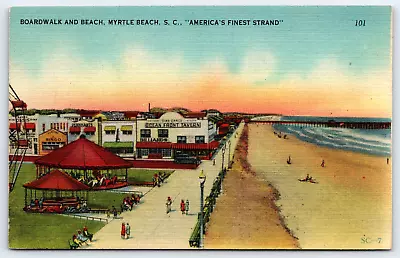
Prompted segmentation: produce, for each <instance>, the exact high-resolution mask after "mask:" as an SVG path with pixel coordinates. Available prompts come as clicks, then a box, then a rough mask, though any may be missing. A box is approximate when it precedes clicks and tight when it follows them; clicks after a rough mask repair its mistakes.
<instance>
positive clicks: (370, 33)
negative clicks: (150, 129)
mask: <svg viewBox="0 0 400 258" xmlns="http://www.w3.org/2000/svg"><path fill="white" fill-rule="evenodd" d="M41 18H47V19H49V18H54V19H61V20H62V21H63V22H64V21H65V19H77V20H78V21H79V22H80V20H81V19H102V20H104V22H105V25H98V26H95V25H80V24H79V25H66V24H61V25H25V24H21V22H20V20H21V19H41ZM109 19H128V20H131V19H133V20H137V19H158V20H159V21H160V23H161V25H154V26H138V25H134V26H113V25H108V20H109ZM174 19H175V20H177V21H178V23H181V24H182V25H172V24H171V25H164V24H163V21H164V20H169V22H170V23H172V20H174ZM194 19H201V20H204V19H208V20H214V19H217V20H225V21H226V22H227V20H243V19H250V20H251V21H250V26H227V25H224V26H223V25H218V26H216V25H215V26H193V25H189V24H188V22H187V20H194ZM256 19H260V20H275V19H276V20H279V21H280V23H279V25H277V26H252V21H253V20H256ZM391 19H392V18H391V9H390V7H271V6H270V7H260V6H254V7H46V8H43V7H42V8H37V7H29V8H26V7H17V8H12V9H11V12H10V32H9V35H10V40H9V46H10V47H9V49H10V52H9V81H10V84H11V85H12V86H13V88H14V89H15V90H16V91H17V93H18V95H19V96H20V98H21V99H23V100H24V101H25V102H27V104H28V108H40V109H44V108H60V109H61V108H84V109H99V110H142V111H144V110H146V109H147V105H148V104H147V103H151V105H152V106H153V107H156V106H157V107H175V106H182V107H186V108H189V109H191V110H193V111H199V110H202V109H208V108H216V109H218V110H220V111H223V112H228V111H239V112H249V113H280V114H285V115H311V116H350V117H352V116H356V117H391V116H392V61H391V56H392V52H391V47H392V46H391V22H392V21H391ZM356 20H365V26H355V22H356Z"/></svg>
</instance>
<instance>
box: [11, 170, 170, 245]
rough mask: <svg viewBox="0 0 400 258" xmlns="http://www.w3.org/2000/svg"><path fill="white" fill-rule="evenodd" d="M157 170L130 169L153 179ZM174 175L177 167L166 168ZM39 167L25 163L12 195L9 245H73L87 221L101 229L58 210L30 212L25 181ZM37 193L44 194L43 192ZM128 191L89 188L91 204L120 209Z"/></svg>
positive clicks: (139, 178) (91, 229)
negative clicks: (58, 212) (73, 238)
mask: <svg viewBox="0 0 400 258" xmlns="http://www.w3.org/2000/svg"><path fill="white" fill-rule="evenodd" d="M158 172H159V171H157V170H145V169H130V170H129V171H128V177H129V180H134V181H140V182H144V181H149V182H151V181H152V177H153V175H154V173H158ZM164 172H165V173H166V174H168V175H170V174H171V173H172V172H173V171H164ZM35 176H36V170H35V166H34V165H33V164H23V165H22V168H21V171H20V173H19V176H18V179H17V182H16V184H15V187H14V190H13V191H12V192H11V193H10V195H9V247H10V248H22V249H69V245H68V240H69V239H70V238H71V237H72V235H73V234H76V233H77V231H78V229H82V228H83V227H84V226H85V225H86V226H87V227H88V229H89V232H90V233H95V232H97V231H98V230H100V229H101V228H102V227H103V226H104V225H105V223H104V222H99V221H86V220H83V219H77V218H72V217H65V216H61V215H55V214H34V213H26V212H24V211H23V210H22V208H23V207H24V194H25V191H24V188H23V187H22V185H23V184H25V183H26V182H29V181H32V180H34V179H35ZM37 194H39V196H41V192H40V191H38V192H37ZM125 196H126V194H122V193H115V192H107V191H93V192H89V200H88V206H89V207H90V208H109V209H111V207H112V206H115V207H116V208H117V210H120V205H121V202H122V199H123V198H124V197H125Z"/></svg>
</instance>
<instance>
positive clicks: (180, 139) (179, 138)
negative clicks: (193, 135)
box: [176, 136, 186, 143]
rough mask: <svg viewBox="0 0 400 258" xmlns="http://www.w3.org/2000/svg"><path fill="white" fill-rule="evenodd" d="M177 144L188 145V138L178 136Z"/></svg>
mask: <svg viewBox="0 0 400 258" xmlns="http://www.w3.org/2000/svg"><path fill="white" fill-rule="evenodd" d="M176 142H177V143H186V136H178V137H177V141H176Z"/></svg>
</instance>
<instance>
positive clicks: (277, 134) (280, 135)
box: [274, 131, 288, 139]
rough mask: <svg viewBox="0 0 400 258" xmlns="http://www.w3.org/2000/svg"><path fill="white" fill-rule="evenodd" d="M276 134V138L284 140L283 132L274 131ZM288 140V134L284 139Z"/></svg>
mask: <svg viewBox="0 0 400 258" xmlns="http://www.w3.org/2000/svg"><path fill="white" fill-rule="evenodd" d="M274 134H275V135H276V136H278V138H282V132H279V133H277V132H275V131H274ZM287 138H288V137H287V135H286V134H285V135H283V139H287Z"/></svg>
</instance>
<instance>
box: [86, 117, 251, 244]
mask: <svg viewBox="0 0 400 258" xmlns="http://www.w3.org/2000/svg"><path fill="white" fill-rule="evenodd" d="M243 125H244V124H243V123H242V124H240V126H239V128H238V129H237V132H238V134H239V135H240V133H241V131H242V129H243ZM230 140H231V151H230V153H231V156H232V155H233V153H234V150H235V148H236V144H237V141H238V140H239V136H238V137H236V138H235V134H233V136H232V137H231V139H230ZM226 147H227V150H226V153H225V162H224V164H225V165H227V158H228V153H229V151H228V147H229V144H227V145H226ZM215 159H216V165H215V166H213V162H212V161H203V162H202V164H201V165H200V166H199V167H198V168H197V169H196V170H177V171H175V173H174V174H172V175H171V176H170V177H169V178H168V180H167V182H166V183H165V184H164V185H162V187H160V188H154V189H153V190H152V191H150V192H149V193H148V194H147V195H146V196H145V197H144V198H143V199H142V201H143V203H142V204H140V205H139V206H138V207H136V208H135V209H134V210H133V211H127V212H124V213H122V215H121V216H122V217H123V218H122V219H115V220H112V221H111V222H110V223H108V224H107V225H106V226H104V227H103V228H102V229H101V230H100V231H98V232H97V233H96V234H95V235H94V240H95V241H94V242H92V243H91V244H90V246H89V247H83V248H92V249H93V248H97V249H121V248H122V249H160V248H162V249H187V248H190V247H189V244H188V240H189V237H190V235H191V233H192V229H193V227H194V226H195V224H196V220H197V214H198V212H199V211H200V208H199V205H200V200H199V199H200V188H199V180H198V176H199V174H200V171H201V170H202V169H203V170H204V173H205V174H206V176H207V181H206V183H205V188H204V191H205V196H207V195H208V194H209V193H210V190H211V187H212V183H213V181H214V179H215V178H216V176H217V175H218V173H219V171H220V169H221V161H222V153H221V151H219V153H218V154H217V155H216V157H215ZM168 196H171V198H172V199H173V200H175V201H174V203H173V204H172V212H171V213H170V214H168V215H167V214H166V207H165V201H166V199H167V197H168ZM181 199H184V200H186V199H189V201H190V211H189V215H187V216H186V215H182V214H181V212H180V210H179V203H180V200H181ZM122 222H129V224H130V225H131V239H128V240H123V239H121V236H120V230H121V223H122Z"/></svg>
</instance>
